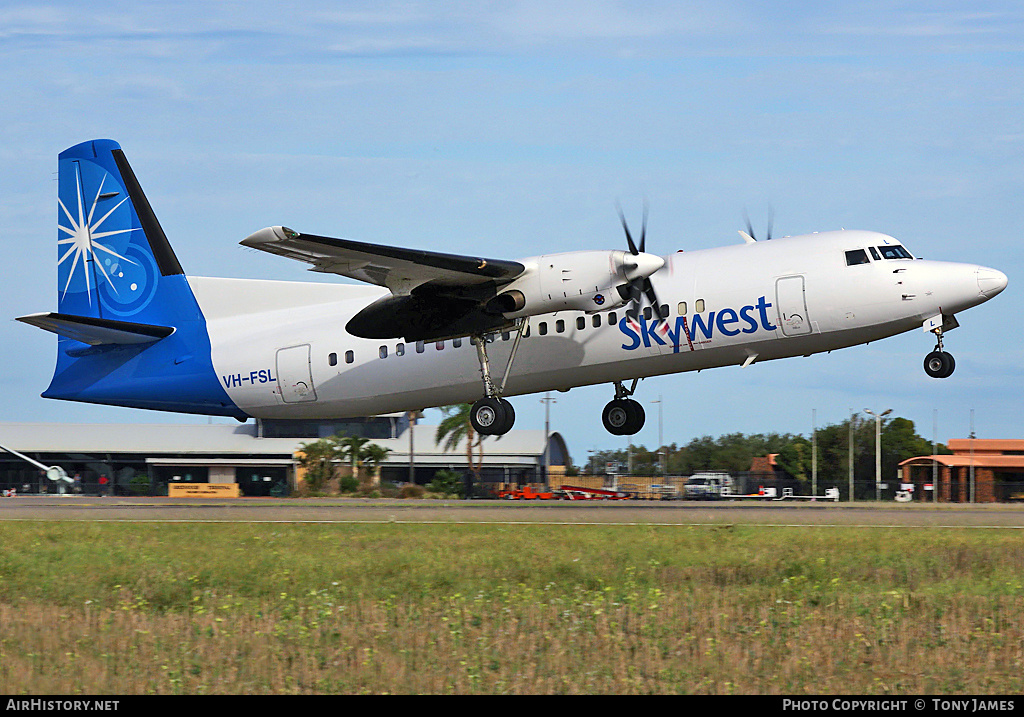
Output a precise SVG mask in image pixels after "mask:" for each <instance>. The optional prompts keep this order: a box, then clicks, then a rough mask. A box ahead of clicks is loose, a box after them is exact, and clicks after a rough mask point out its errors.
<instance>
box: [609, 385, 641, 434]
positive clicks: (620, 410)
mask: <svg viewBox="0 0 1024 717" xmlns="http://www.w3.org/2000/svg"><path fill="white" fill-rule="evenodd" d="M636 382H637V380H636V379H633V385H632V386H630V387H629V388H628V389H627V388H626V387H625V386H623V385H622V382H621V381H616V382H615V399H614V400H612V401H611V402H609V403H608V405H606V406H605V407H604V410H603V411H602V412H601V421H602V422H603V423H604V427H605V429H606V430H607V431H608V432H609V433H611V434H612V435H615V436H631V435H633V434H634V433H639V432H640V429H641V428H643V427H644V420H645V418H646V416H645V414H644V407H643V406H641V405H640V403H639V402H638V401H634V400H633V399H632V398H629V396H632V395H633V393H634V392H635V391H636Z"/></svg>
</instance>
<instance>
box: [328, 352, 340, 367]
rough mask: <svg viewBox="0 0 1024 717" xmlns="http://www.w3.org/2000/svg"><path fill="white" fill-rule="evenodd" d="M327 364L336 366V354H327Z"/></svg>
mask: <svg viewBox="0 0 1024 717" xmlns="http://www.w3.org/2000/svg"><path fill="white" fill-rule="evenodd" d="M327 363H328V364H329V365H331V366H337V365H338V354H327Z"/></svg>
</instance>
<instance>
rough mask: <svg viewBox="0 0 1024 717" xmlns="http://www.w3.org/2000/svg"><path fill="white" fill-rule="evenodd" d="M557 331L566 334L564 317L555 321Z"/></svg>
mask: <svg viewBox="0 0 1024 717" xmlns="http://www.w3.org/2000/svg"><path fill="white" fill-rule="evenodd" d="M555 331H557V332H558V333H560V334H564V333H565V320H564V319H559V320H558V321H556V322H555Z"/></svg>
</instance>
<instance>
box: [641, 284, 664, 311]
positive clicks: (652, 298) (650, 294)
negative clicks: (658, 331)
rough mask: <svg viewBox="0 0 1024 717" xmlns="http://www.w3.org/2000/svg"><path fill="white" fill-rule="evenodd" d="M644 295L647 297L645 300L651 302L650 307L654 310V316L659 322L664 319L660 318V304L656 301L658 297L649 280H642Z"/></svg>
mask: <svg viewBox="0 0 1024 717" xmlns="http://www.w3.org/2000/svg"><path fill="white" fill-rule="evenodd" d="M644 293H645V294H646V295H647V300H648V301H649V302H651V307H653V309H654V315H655V316H657V317H658V319H659V320H664V319H665V317H664V316H662V311H661V303H660V302H659V301H658V295H657V294H656V293H655V292H654V285H653V284H652V283H651V280H650V279H644Z"/></svg>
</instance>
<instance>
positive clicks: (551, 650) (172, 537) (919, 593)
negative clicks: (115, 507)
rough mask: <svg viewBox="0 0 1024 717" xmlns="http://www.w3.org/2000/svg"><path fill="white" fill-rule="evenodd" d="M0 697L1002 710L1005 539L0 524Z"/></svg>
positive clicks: (1014, 621)
mask: <svg viewBox="0 0 1024 717" xmlns="http://www.w3.org/2000/svg"><path fill="white" fill-rule="evenodd" d="M0 546H2V549H0V693H2V694H19V693H25V694H37V695H38V694H44V693H45V694H75V693H85V694H122V695H128V694H143V693H160V694H168V693H184V694H240V693H244V694H259V693H418V694H424V693H430V694H438V693H487V694H492V693H531V694H537V693H543V694H551V693H601V694H644V693H702V694H722V693H736V694H790V695H793V694H797V695H799V694H874V695H882V694H909V693H914V694H926V693H928V694H952V693H958V694H963V693H973V694H1017V693H1020V692H1021V691H1022V690H1024V669H1022V668H1024V664H1022V663H1024V535H1021V533H1020V531H998V530H959V529H918V530H912V531H911V530H899V529H884V528H883V529H857V528H850V529H827V528H766V527H727V526H723V527H628V526H511V527H510V526H487V525H408V524H401V525H399V524H382V525H344V524H334V525H294V526H291V525H275V526H266V525H253V524H246V523H232V524H198V523H196V524H130V525H125V524H120V525H118V524H109V523H104V524H85V523H78V522H67V523H55V522H39V523H35V522H20V523H3V524H0Z"/></svg>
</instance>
